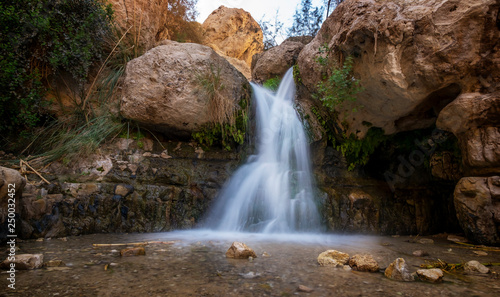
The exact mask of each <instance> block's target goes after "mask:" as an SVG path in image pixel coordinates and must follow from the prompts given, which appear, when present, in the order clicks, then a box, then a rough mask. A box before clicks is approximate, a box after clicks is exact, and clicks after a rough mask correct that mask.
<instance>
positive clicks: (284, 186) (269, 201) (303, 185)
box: [206, 69, 320, 233]
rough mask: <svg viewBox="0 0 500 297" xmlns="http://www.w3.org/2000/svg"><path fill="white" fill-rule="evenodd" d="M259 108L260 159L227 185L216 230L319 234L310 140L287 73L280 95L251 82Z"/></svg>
mask: <svg viewBox="0 0 500 297" xmlns="http://www.w3.org/2000/svg"><path fill="white" fill-rule="evenodd" d="M252 88H253V91H254V100H255V101H254V102H255V103H256V109H257V119H256V124H257V154H256V155H252V156H250V157H249V158H248V160H247V162H246V164H245V165H243V166H241V167H240V168H239V169H238V170H237V171H236V172H235V173H234V175H233V176H232V177H231V179H230V180H229V182H228V183H227V184H226V185H225V187H224V189H223V190H222V192H221V195H220V196H219V197H218V198H217V199H218V200H217V201H216V203H215V205H214V208H213V209H212V211H211V213H210V214H209V217H208V219H207V224H206V227H209V228H211V229H213V230H217V231H245V232H256V233H292V232H305V231H319V230H320V217H319V214H318V210H317V207H316V204H315V202H314V195H313V192H314V191H313V182H312V176H311V165H310V161H309V150H308V141H307V137H306V135H305V133H304V129H303V127H302V123H301V121H300V119H299V117H298V114H297V112H296V110H295V109H294V107H293V101H294V97H295V84H294V81H293V71H292V69H290V70H288V72H287V73H286V75H285V76H284V78H283V80H282V82H281V84H280V87H279V89H278V91H277V92H276V93H272V92H270V91H269V90H267V89H265V88H263V87H262V86H259V85H256V84H253V83H252Z"/></svg>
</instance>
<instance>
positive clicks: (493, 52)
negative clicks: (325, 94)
mask: <svg viewBox="0 0 500 297" xmlns="http://www.w3.org/2000/svg"><path fill="white" fill-rule="evenodd" d="M498 9H499V3H498V1H495V0H460V1H455V0H447V1H443V0H424V1H418V2H416V1H405V0H391V1H374V0H359V1H350V0H347V1H344V2H343V3H341V4H340V5H339V6H338V7H337V8H336V9H335V11H334V12H333V13H332V14H331V15H330V16H329V17H328V19H327V20H326V21H325V22H324V23H323V26H322V27H321V29H320V31H319V32H318V34H317V35H316V37H315V38H314V40H313V41H312V42H311V43H309V44H308V45H306V46H305V48H304V49H303V50H302V52H301V53H300V55H299V61H298V65H299V69H300V73H301V78H302V81H303V83H304V84H305V86H306V87H307V88H308V90H309V91H310V92H311V93H314V92H315V90H316V84H317V82H318V81H319V80H320V79H321V75H322V69H321V67H319V65H318V64H317V63H316V62H315V58H316V57H317V56H318V49H319V48H320V46H322V45H323V44H325V43H326V44H328V46H329V48H330V49H332V51H333V52H332V53H331V54H330V57H329V59H330V60H331V62H337V63H338V62H339V61H343V59H344V58H345V57H347V56H352V57H353V58H354V68H353V73H354V76H355V77H356V78H358V79H359V80H360V84H361V86H362V87H363V88H364V91H363V92H362V93H360V94H358V96H357V101H356V102H355V104H356V105H360V106H363V108H362V109H361V110H359V111H358V112H355V113H351V114H349V116H348V117H347V119H346V121H347V122H348V126H349V131H350V132H356V131H357V130H360V131H361V133H360V134H359V136H363V135H364V132H366V131H367V129H368V128H367V127H366V126H364V125H363V124H362V122H369V123H371V124H372V125H373V126H375V127H380V128H383V129H384V130H385V132H386V133H387V134H392V133H395V132H398V131H405V130H412V129H418V128H424V127H429V126H431V125H432V124H433V123H434V122H435V120H436V117H437V114H438V113H439V111H440V110H441V109H442V108H443V107H444V106H445V105H447V104H448V103H450V102H451V101H453V100H454V99H455V98H456V97H457V96H458V95H459V94H460V93H467V92H477V91H479V92H483V93H485V92H488V93H490V92H494V91H495V90H497V89H498V86H500V84H499V82H500V75H499V73H500V68H499V67H500V63H499V60H500V51H499V47H500V44H499V43H498V42H497V41H498V39H499V38H500V30H498V25H497V20H496V18H497V13H498ZM346 107H349V106H346Z"/></svg>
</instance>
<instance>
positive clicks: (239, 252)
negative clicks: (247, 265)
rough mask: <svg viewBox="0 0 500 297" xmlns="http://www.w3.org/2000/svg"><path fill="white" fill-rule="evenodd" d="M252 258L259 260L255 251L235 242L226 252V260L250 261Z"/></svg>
mask: <svg viewBox="0 0 500 297" xmlns="http://www.w3.org/2000/svg"><path fill="white" fill-rule="evenodd" d="M250 257H252V258H257V255H256V254H255V252H254V251H253V249H251V248H250V247H248V246H247V245H246V244H244V243H242V242H237V241H235V242H233V244H231V247H230V248H229V249H228V250H227V252H226V258H235V259H248V258H250Z"/></svg>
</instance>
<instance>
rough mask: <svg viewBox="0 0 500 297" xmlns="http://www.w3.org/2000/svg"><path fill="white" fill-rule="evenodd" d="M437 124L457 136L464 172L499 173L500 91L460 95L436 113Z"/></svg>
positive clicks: (479, 173)
mask: <svg viewBox="0 0 500 297" xmlns="http://www.w3.org/2000/svg"><path fill="white" fill-rule="evenodd" d="M436 125H437V127H438V128H440V129H443V130H447V131H451V132H453V134H455V136H456V137H457V138H458V139H459V143H460V149H461V152H462V160H463V165H464V169H465V173H466V174H467V175H487V174H496V173H498V172H500V92H494V93H491V94H480V93H466V94H462V95H460V96H459V97H458V98H457V99H456V100H454V101H453V102H452V103H450V104H448V105H447V106H446V107H445V108H444V109H443V110H442V111H441V112H440V113H439V117H438V120H437V122H436Z"/></svg>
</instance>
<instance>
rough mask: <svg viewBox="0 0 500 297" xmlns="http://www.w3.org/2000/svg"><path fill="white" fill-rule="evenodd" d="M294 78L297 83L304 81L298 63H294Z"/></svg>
mask: <svg viewBox="0 0 500 297" xmlns="http://www.w3.org/2000/svg"><path fill="white" fill-rule="evenodd" d="M293 80H294V81H295V84H297V85H298V84H301V83H302V77H301V76H300V69H299V65H297V64H295V65H293Z"/></svg>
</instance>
